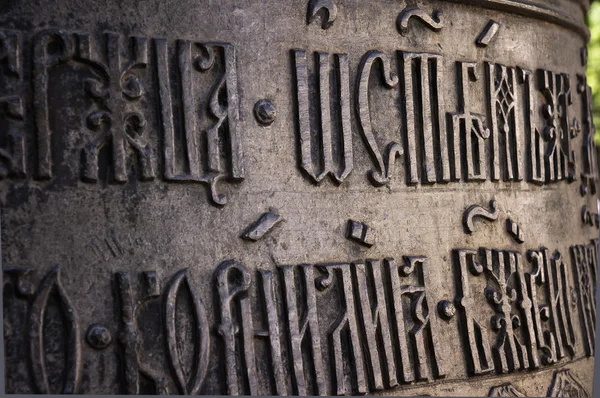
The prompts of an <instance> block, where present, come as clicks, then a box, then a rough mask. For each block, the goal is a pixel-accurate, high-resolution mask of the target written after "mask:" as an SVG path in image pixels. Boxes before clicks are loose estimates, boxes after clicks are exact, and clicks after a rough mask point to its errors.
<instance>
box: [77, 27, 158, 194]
mask: <svg viewBox="0 0 600 398" xmlns="http://www.w3.org/2000/svg"><path fill="white" fill-rule="evenodd" d="M75 36H76V38H77V54H76V58H77V60H79V61H81V62H83V63H85V64H87V65H89V66H90V67H91V69H92V70H94V72H95V73H96V74H97V76H98V79H88V80H86V82H85V90H86V93H87V94H88V95H89V96H90V97H91V98H92V99H93V100H94V101H95V103H96V106H97V108H96V110H95V111H93V112H92V113H90V114H89V115H88V116H87V120H86V122H87V127H88V129H89V131H90V134H91V137H90V138H89V139H88V142H87V144H86V145H85V146H84V147H83V159H84V166H83V179H84V180H85V181H89V182H96V181H98V171H99V154H100V150H101V149H102V148H104V147H106V146H108V147H110V148H111V151H110V153H111V156H110V159H111V161H112V163H111V167H112V180H114V181H115V182H120V183H123V182H127V180H128V176H127V169H128V167H127V157H128V149H129V148H131V149H133V150H134V151H135V152H136V154H137V158H138V160H139V171H140V175H141V179H142V180H144V181H149V180H152V179H154V177H155V166H154V154H153V151H152V148H151V146H150V144H149V142H148V138H147V137H146V136H145V134H144V133H145V130H146V118H145V117H144V115H143V114H142V113H141V111H140V106H139V101H140V99H141V98H142V95H143V93H144V88H143V87H142V84H141V82H140V76H139V75H140V74H141V71H142V70H145V69H146V66H147V64H148V40H147V39H145V38H140V37H135V38H131V39H130V40H128V39H125V43H123V41H122V38H121V36H120V35H118V34H114V33H106V34H105V36H104V39H105V40H104V45H103V46H98V45H97V44H95V43H94V40H93V39H92V38H91V37H90V35H88V34H85V33H82V34H76V35H75ZM124 44H125V45H124ZM125 49H127V50H129V51H128V53H129V54H128V55H130V56H129V57H128V58H124V56H123V55H124V54H123V53H124V50H125Z"/></svg>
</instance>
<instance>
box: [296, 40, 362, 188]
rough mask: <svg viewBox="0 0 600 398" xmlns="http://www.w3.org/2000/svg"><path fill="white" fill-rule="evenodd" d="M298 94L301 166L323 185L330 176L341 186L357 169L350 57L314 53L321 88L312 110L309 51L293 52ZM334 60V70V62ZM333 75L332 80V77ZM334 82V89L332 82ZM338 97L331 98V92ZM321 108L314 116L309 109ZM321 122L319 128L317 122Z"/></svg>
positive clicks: (316, 94) (318, 90) (319, 87)
mask: <svg viewBox="0 0 600 398" xmlns="http://www.w3.org/2000/svg"><path fill="white" fill-rule="evenodd" d="M293 54H294V62H295V74H296V94H297V106H298V127H299V132H298V134H299V135H298V140H299V146H300V165H301V167H302V170H304V171H305V172H306V173H307V174H308V176H309V177H311V179H312V180H313V181H314V182H317V183H319V182H321V180H323V178H325V176H326V175H330V176H331V177H332V178H333V179H334V180H335V181H336V182H337V183H341V182H342V181H344V179H345V178H346V177H347V176H348V175H349V174H350V172H351V171H352V168H353V167H354V160H353V153H352V127H351V125H350V80H349V79H350V78H349V65H348V55H347V54H335V55H334V56H333V57H332V56H331V55H330V54H329V53H326V52H315V58H316V61H317V63H318V72H315V74H316V75H317V76H318V87H316V88H314V89H312V90H314V91H315V92H314V95H313V98H318V100H317V101H318V102H317V103H318V106H314V107H311V103H310V98H311V94H313V93H311V91H312V90H311V87H310V84H309V75H308V65H307V59H306V58H307V57H306V51H304V50H294V51H293ZM332 58H334V62H335V68H334V70H333V71H332V69H331V62H332V60H331V59H332ZM332 75H333V78H332ZM332 80H333V81H334V82H335V83H333V84H334V89H333V90H332V89H331V87H330V84H331V83H330V82H331V81H332ZM332 92H333V93H335V96H334V97H333V98H331V97H330V96H331V95H332V94H331V93H332ZM311 108H312V109H318V111H319V115H313V114H312V113H311V111H310V109H311ZM316 120H320V121H321V124H320V126H319V127H316V126H315V121H316Z"/></svg>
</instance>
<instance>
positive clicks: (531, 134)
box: [517, 68, 546, 185]
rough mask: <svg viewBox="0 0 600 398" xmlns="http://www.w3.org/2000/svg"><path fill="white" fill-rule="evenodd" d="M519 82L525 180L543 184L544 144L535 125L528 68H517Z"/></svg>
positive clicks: (544, 181) (532, 93)
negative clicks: (521, 102)
mask: <svg viewBox="0 0 600 398" xmlns="http://www.w3.org/2000/svg"><path fill="white" fill-rule="evenodd" d="M517 74H518V76H519V82H520V83H521V84H522V85H523V90H524V95H523V97H524V109H525V111H524V112H523V113H524V117H525V119H524V120H525V138H526V140H525V145H526V152H527V155H528V156H527V159H526V161H527V163H528V174H527V181H529V182H531V183H533V184H536V185H543V184H545V183H546V167H545V165H546V158H545V154H546V145H545V140H544V137H543V136H542V134H540V131H539V130H538V128H537V127H536V126H535V118H536V114H537V112H536V111H535V110H536V109H537V106H536V104H537V102H536V91H535V84H534V76H533V72H532V71H530V70H529V69H522V68H519V69H518V70H517Z"/></svg>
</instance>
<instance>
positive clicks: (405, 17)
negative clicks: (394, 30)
mask: <svg viewBox="0 0 600 398" xmlns="http://www.w3.org/2000/svg"><path fill="white" fill-rule="evenodd" d="M412 17H415V18H418V19H420V20H421V21H422V22H423V23H424V24H425V25H426V26H427V27H428V28H429V29H431V30H433V31H434V32H439V31H440V30H442V28H443V27H444V22H443V21H442V11H440V10H435V11H434V12H433V15H431V16H429V15H428V14H427V13H426V12H425V11H423V10H422V9H420V8H417V7H411V8H408V7H407V8H405V9H404V10H402V12H401V13H400V15H398V20H397V21H396V24H397V25H398V30H399V31H400V34H402V36H406V34H407V33H408V22H409V21H410V19H411V18H412Z"/></svg>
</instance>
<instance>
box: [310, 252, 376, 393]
mask: <svg viewBox="0 0 600 398" xmlns="http://www.w3.org/2000/svg"><path fill="white" fill-rule="evenodd" d="M321 267H322V269H323V270H324V272H325V273H326V277H323V278H321V280H320V282H319V283H320V285H321V288H322V289H325V288H329V287H331V286H332V285H334V283H335V287H336V288H337V291H338V292H339V293H340V301H341V303H340V307H341V308H342V309H343V310H342V311H343V312H342V314H340V316H339V317H338V319H337V321H335V322H334V324H333V325H332V329H331V337H332V340H333V341H332V346H333V347H332V350H333V366H334V368H335V378H336V381H337V385H336V388H335V391H334V393H335V394H336V395H346V394H351V393H352V392H353V391H358V393H361V394H366V393H367V392H368V391H369V390H368V387H367V373H366V369H365V367H364V354H363V351H362V349H361V340H360V335H359V333H360V330H359V329H358V320H357V312H356V305H355V303H356V299H355V297H354V289H353V287H352V269H351V264H347V263H346V264H326V265H323V266H321ZM332 279H334V280H335V282H333V281H332ZM344 340H347V341H349V344H348V346H346V347H344V344H343V341H344ZM346 350H349V351H346Z"/></svg>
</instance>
